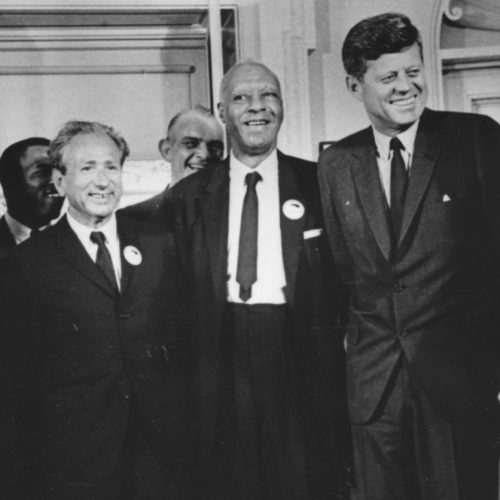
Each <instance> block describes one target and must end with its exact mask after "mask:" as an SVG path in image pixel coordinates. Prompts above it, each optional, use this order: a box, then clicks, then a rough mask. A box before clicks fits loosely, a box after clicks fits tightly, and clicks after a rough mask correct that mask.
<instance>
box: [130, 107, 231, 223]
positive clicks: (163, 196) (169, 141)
mask: <svg viewBox="0 0 500 500" xmlns="http://www.w3.org/2000/svg"><path fill="white" fill-rule="evenodd" d="M158 149H159V150H160V153H161V155H162V157H163V158H164V159H165V160H166V161H168V162H169V163H170V173H171V180H170V184H169V185H168V186H167V187H166V189H165V190H163V191H162V192H161V193H159V194H157V195H155V196H153V197H152V198H149V199H147V200H145V201H143V202H141V203H137V204H135V205H131V206H130V207H126V208H124V209H123V210H124V213H125V214H127V215H130V216H133V217H135V218H137V219H141V220H156V221H158V222H160V223H162V224H163V225H164V224H165V223H167V222H168V221H169V220H170V215H169V208H168V206H169V201H168V200H169V196H170V190H171V188H172V186H174V184H176V183H177V182H178V181H180V180H181V179H183V178H184V177H187V176H188V175H191V174H193V173H194V172H197V171H198V170H200V169H202V168H205V167H206V166H208V165H210V164H212V163H214V162H216V161H219V160H221V159H222V155H223V153H224V139H223V130H222V126H221V125H220V123H219V122H218V121H217V119H216V118H215V116H213V115H212V114H211V113H210V111H209V110H208V109H206V108H204V107H203V106H199V105H198V106H195V107H194V108H192V109H187V110H184V111H181V112H179V113H177V114H176V115H175V116H174V117H173V118H172V119H171V120H170V122H169V124H168V128H167V137H166V138H165V139H162V140H161V141H160V142H159V143H158Z"/></svg>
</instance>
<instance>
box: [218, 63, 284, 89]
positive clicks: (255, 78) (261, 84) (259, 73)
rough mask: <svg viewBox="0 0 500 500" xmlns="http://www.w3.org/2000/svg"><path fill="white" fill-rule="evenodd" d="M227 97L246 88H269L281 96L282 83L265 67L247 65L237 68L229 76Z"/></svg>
mask: <svg viewBox="0 0 500 500" xmlns="http://www.w3.org/2000/svg"><path fill="white" fill-rule="evenodd" d="M225 88H226V97H227V96H229V95H232V94H234V93H236V92H238V91H241V90H243V89H245V88H248V89H251V88H262V89H265V88H269V89H272V90H274V91H277V92H278V94H279V95H280V96H281V87H280V82H279V80H278V78H277V77H276V75H275V74H274V73H273V72H272V71H271V70H270V69H268V68H266V67H265V66H261V65H257V64H247V65H241V66H238V67H235V68H234V70H233V71H232V72H231V73H230V74H229V75H228V76H227V81H226V86H225Z"/></svg>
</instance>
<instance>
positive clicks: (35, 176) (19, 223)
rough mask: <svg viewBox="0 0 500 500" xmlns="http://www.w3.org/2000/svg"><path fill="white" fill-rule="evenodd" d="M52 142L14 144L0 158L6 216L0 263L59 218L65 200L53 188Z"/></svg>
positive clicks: (1, 222) (33, 140) (34, 140)
mask: <svg viewBox="0 0 500 500" xmlns="http://www.w3.org/2000/svg"><path fill="white" fill-rule="evenodd" d="M49 144H50V141H49V140H48V139H45V138H43V137H30V138H29V139H24V140H22V141H19V142H16V143H14V144H11V145H10V146H9V147H8V148H7V149H6V150H5V151H4V152H3V153H2V156H1V157H0V184H1V185H2V190H3V194H4V197H5V201H6V204H7V213H6V214H5V215H4V216H3V217H2V218H1V219H0V260H1V259H3V258H4V257H5V256H6V255H7V253H8V252H9V251H10V250H12V249H13V248H14V247H15V246H16V244H19V243H21V242H22V241H24V240H26V239H28V238H29V236H30V234H31V231H32V230H33V229H35V230H38V229H40V228H43V227H44V226H46V225H47V224H49V223H50V222H51V221H52V220H53V219H56V218H57V217H58V216H59V212H60V210H61V206H62V202H63V198H61V197H60V196H59V195H57V193H56V192H55V190H54V189H53V186H52V184H51V176H52V167H51V165H50V163H49V157H48V154H47V151H48V149H49Z"/></svg>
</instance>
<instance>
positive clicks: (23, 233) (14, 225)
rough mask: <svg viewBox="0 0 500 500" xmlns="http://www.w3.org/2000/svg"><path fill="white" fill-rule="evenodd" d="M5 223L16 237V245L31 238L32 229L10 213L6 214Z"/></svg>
mask: <svg viewBox="0 0 500 500" xmlns="http://www.w3.org/2000/svg"><path fill="white" fill-rule="evenodd" d="M5 222H6V223H7V226H9V230H10V232H11V234H12V236H13V237H14V241H15V242H16V245H19V244H20V243H22V242H23V241H25V240H27V239H28V238H29V237H30V236H31V228H29V227H28V226H25V225H24V224H21V223H20V222H19V221H18V220H16V219H14V217H12V215H10V214H9V212H6V213H5Z"/></svg>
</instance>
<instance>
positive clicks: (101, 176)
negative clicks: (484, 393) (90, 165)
mask: <svg viewBox="0 0 500 500" xmlns="http://www.w3.org/2000/svg"><path fill="white" fill-rule="evenodd" d="M94 183H95V185H96V186H98V187H106V186H107V185H108V183H109V176H108V173H107V172H106V170H105V169H103V168H100V169H98V170H97V172H96V175H95V178H94Z"/></svg>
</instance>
